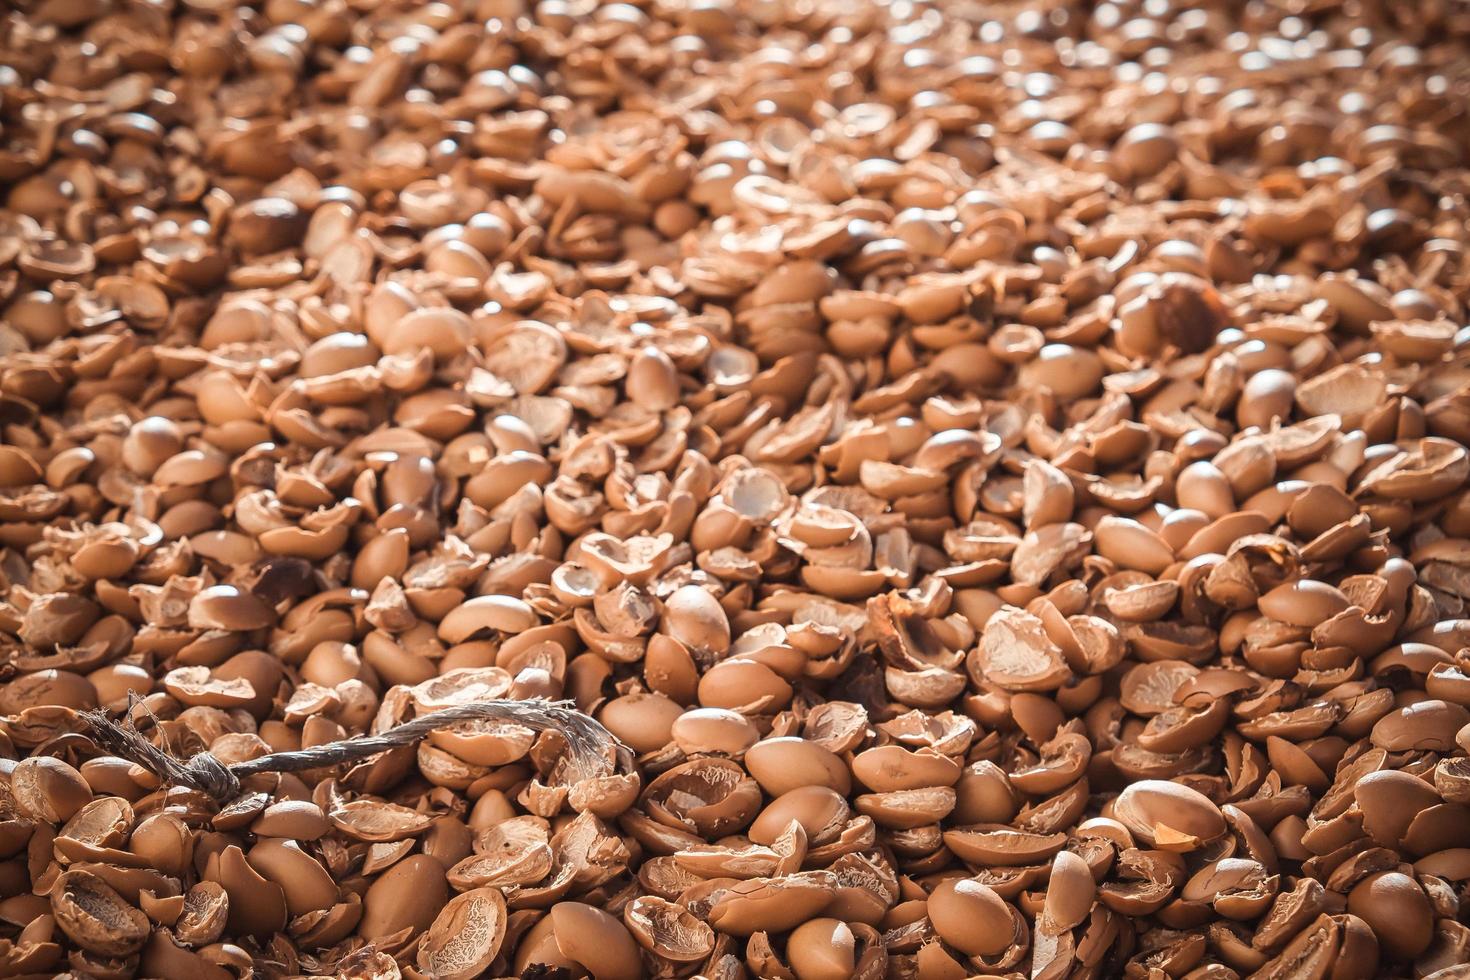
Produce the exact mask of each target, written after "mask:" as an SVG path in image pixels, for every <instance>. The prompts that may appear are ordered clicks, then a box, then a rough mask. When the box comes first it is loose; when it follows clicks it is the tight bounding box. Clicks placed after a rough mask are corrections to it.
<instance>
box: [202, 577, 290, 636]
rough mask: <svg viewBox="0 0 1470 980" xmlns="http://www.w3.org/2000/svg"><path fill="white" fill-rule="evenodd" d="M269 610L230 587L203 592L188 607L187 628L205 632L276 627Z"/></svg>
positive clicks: (217, 586)
mask: <svg viewBox="0 0 1470 980" xmlns="http://www.w3.org/2000/svg"><path fill="white" fill-rule="evenodd" d="M275 621H276V617H275V614H274V613H273V612H272V611H271V608H270V607H269V606H268V605H266V604H265V603H264V602H263V601H261V600H260V599H259V598H258V597H257V596H256V595H255V594H254V593H251V592H242V591H240V590H239V589H237V588H235V587H234V586H233V585H215V586H211V587H210V588H207V589H204V590H203V591H201V592H200V593H199V594H198V595H196V596H195V597H194V598H193V600H192V601H191V602H190V603H189V626H190V627H192V628H193V629H205V630H257V629H264V628H266V627H268V626H272V625H274V624H275Z"/></svg>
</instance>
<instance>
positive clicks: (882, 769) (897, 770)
mask: <svg viewBox="0 0 1470 980" xmlns="http://www.w3.org/2000/svg"><path fill="white" fill-rule="evenodd" d="M852 772H853V775H854V776H856V777H857V778H858V781H859V782H861V783H862V784H863V785H864V786H866V787H868V788H869V789H871V790H874V791H875V792H879V793H886V792H890V791H893V790H908V789H922V788H924V787H930V786H953V785H954V784H955V783H956V782H957V781H958V780H959V778H960V764H959V763H958V762H956V761H955V760H953V759H951V758H950V757H949V756H946V755H942V754H940V753H938V752H935V751H934V750H932V749H919V750H918V751H910V750H908V749H905V748H903V747H902V746H898V745H885V746H881V747H879V748H873V749H868V750H867V751H865V752H860V753H858V754H857V755H855V756H853V759H852Z"/></svg>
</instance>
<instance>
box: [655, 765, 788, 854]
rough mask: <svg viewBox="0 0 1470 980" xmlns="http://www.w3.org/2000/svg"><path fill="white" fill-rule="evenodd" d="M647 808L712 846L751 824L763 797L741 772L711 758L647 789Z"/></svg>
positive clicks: (678, 769)
mask: <svg viewBox="0 0 1470 980" xmlns="http://www.w3.org/2000/svg"><path fill="white" fill-rule="evenodd" d="M643 806H644V808H645V809H647V810H648V812H649V814H650V815H651V816H653V817H654V818H655V819H657V820H659V821H661V822H663V823H665V824H667V825H668V826H670V827H674V828H676V829H680V830H685V831H688V832H691V833H694V834H697V835H699V836H700V837H703V838H705V839H707V840H712V839H714V838H717V837H723V836H725V835H727V834H730V833H732V832H734V831H736V830H739V829H741V828H743V827H745V826H746V825H747V824H749V823H750V821H751V820H752V819H754V818H755V815H756V813H757V811H759V810H760V806H761V794H760V787H758V786H757V785H756V781H755V780H753V779H751V778H750V777H749V776H747V775H746V774H745V771H744V770H743V769H741V768H740V766H738V765H737V764H735V763H733V762H730V761H728V760H725V759H718V758H713V757H710V758H705V759H696V760H693V761H691V762H686V763H684V764H682V765H679V766H675V767H674V768H673V769H670V770H669V771H668V772H665V773H663V774H662V775H660V776H659V777H658V778H657V779H655V780H654V781H653V782H651V783H649V784H648V788H647V789H646V790H644V792H643Z"/></svg>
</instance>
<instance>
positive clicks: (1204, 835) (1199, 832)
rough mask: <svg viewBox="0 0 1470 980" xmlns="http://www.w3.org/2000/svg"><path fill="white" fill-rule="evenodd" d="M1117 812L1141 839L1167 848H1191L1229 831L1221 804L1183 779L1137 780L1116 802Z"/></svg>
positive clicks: (1120, 818)
mask: <svg viewBox="0 0 1470 980" xmlns="http://www.w3.org/2000/svg"><path fill="white" fill-rule="evenodd" d="M1113 812H1114V814H1115V815H1116V816H1117V818H1118V819H1119V820H1120V821H1122V823H1123V825H1124V826H1126V827H1127V828H1128V829H1129V830H1130V831H1131V832H1132V833H1133V834H1134V836H1135V837H1137V838H1138V839H1139V840H1142V841H1144V842H1145V843H1147V844H1149V845H1151V846H1157V847H1161V848H1163V849H1177V850H1190V849H1192V848H1194V847H1198V846H1199V845H1200V844H1202V843H1208V842H1209V841H1212V840H1214V839H1215V838H1217V837H1219V836H1221V835H1222V834H1223V833H1225V820H1224V818H1223V817H1222V816H1221V815H1220V808H1219V807H1217V806H1215V804H1214V803H1211V802H1210V800H1209V798H1208V797H1206V796H1205V795H1204V794H1202V793H1200V792H1198V791H1197V790H1193V789H1190V788H1189V787H1188V786H1184V785H1183V784H1181V783H1175V782H1168V781H1165V780H1157V779H1150V780H1143V781H1141V782H1137V783H1133V784H1131V785H1129V786H1127V787H1126V788H1124V790H1123V792H1122V793H1120V794H1119V795H1118V798H1117V799H1116V800H1115V801H1114V802H1113Z"/></svg>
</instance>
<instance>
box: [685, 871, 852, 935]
mask: <svg viewBox="0 0 1470 980" xmlns="http://www.w3.org/2000/svg"><path fill="white" fill-rule="evenodd" d="M834 884H835V882H834V879H833V878H832V876H831V875H829V874H827V873H825V872H803V873H802V874H798V875H787V876H785V877H782V878H755V879H752V880H750V881H742V882H738V883H736V884H733V885H731V886H730V887H729V888H728V889H725V890H724V891H722V892H720V893H719V894H718V895H717V896H716V898H715V902H714V905H713V906H712V907H711V908H710V911H709V915H708V917H707V921H708V922H709V924H710V925H712V926H714V928H715V929H717V930H719V931H720V932H724V933H728V934H730V935H732V936H748V935H750V934H751V933H753V932H784V931H786V930H787V929H791V928H793V927H794V926H797V925H799V924H800V923H802V922H805V921H807V920H808V919H811V918H813V917H814V916H816V915H818V914H819V913H820V912H821V911H822V910H823V909H824V908H826V907H827V905H828V904H829V903H830V902H831V901H832V893H833V886H834Z"/></svg>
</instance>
